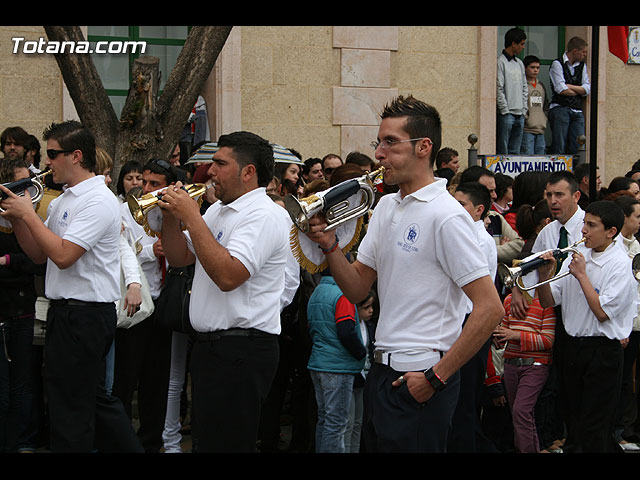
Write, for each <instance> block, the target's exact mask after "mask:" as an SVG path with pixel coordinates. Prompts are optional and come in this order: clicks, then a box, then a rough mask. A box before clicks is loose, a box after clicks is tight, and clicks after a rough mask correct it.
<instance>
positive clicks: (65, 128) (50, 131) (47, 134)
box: [42, 120, 96, 172]
mask: <svg viewBox="0 0 640 480" xmlns="http://www.w3.org/2000/svg"><path fill="white" fill-rule="evenodd" d="M42 138H43V140H45V141H47V140H55V141H56V142H58V144H59V145H60V148H61V149H62V150H72V151H73V150H80V151H81V152H82V161H81V162H80V166H81V167H82V168H84V169H86V170H89V171H91V172H93V171H94V170H95V168H96V140H95V138H94V136H93V133H91V131H90V130H89V129H88V128H87V127H85V126H84V125H82V124H81V123H80V122H78V121H76V120H66V121H64V122H60V123H55V122H54V123H52V124H51V125H49V126H48V127H47V128H46V129H45V130H44V132H43V134H42Z"/></svg>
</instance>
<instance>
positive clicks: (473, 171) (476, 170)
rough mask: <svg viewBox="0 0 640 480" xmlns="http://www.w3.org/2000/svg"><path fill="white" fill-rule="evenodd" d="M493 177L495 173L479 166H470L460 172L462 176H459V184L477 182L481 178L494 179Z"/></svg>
mask: <svg viewBox="0 0 640 480" xmlns="http://www.w3.org/2000/svg"><path fill="white" fill-rule="evenodd" d="M495 176H496V175H495V173H493V172H492V171H491V170H489V169H488V168H485V167H481V166H480V165H471V166H470V167H469V168H466V169H465V170H464V171H463V172H462V175H460V183H461V184H462V183H469V182H477V181H478V180H480V178H482V177H492V178H494V177H495Z"/></svg>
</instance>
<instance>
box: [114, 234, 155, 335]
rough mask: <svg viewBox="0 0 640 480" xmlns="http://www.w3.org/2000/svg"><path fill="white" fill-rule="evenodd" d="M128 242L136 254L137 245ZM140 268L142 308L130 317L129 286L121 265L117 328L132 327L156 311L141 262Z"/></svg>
mask: <svg viewBox="0 0 640 480" xmlns="http://www.w3.org/2000/svg"><path fill="white" fill-rule="evenodd" d="M129 237H130V236H129ZM127 243H128V244H129V246H130V247H131V248H132V250H133V251H134V255H135V253H136V252H135V247H133V246H131V243H130V242H127ZM138 270H139V272H140V285H141V288H140V294H141V296H142V303H141V304H140V309H139V310H138V311H137V312H135V313H134V314H133V315H132V316H131V317H129V316H127V310H126V309H125V307H124V297H125V295H126V294H127V286H126V285H125V280H124V273H123V271H122V265H121V266H120V300H118V301H117V302H116V312H117V313H118V323H117V328H131V327H133V326H134V325H137V324H138V323H140V322H141V321H143V320H144V319H145V318H148V317H149V316H151V314H152V313H153V311H154V308H155V305H154V303H153V298H151V292H150V290H149V283H148V282H147V277H146V276H145V274H144V272H143V271H142V267H141V266H140V264H138Z"/></svg>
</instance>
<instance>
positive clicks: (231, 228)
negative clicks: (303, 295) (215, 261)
mask: <svg viewBox="0 0 640 480" xmlns="http://www.w3.org/2000/svg"><path fill="white" fill-rule="evenodd" d="M278 209H280V210H282V207H280V206H279V205H277V204H276V203H274V202H273V201H272V200H271V199H270V198H269V197H267V195H266V192H265V189H264V188H257V189H255V190H252V191H250V192H249V193H246V194H244V195H242V196H241V197H240V198H238V199H236V200H235V201H233V202H232V203H229V204H227V205H224V204H223V203H222V202H220V201H218V202H216V203H214V204H213V205H211V206H210V207H209V208H208V209H207V211H206V212H205V214H204V216H203V219H204V221H205V223H206V224H207V226H208V227H209V230H211V233H212V234H213V236H214V238H215V239H216V240H217V241H218V242H219V243H220V245H222V246H223V247H225V248H226V249H227V250H228V251H229V253H230V254H231V256H232V257H234V258H236V259H238V260H239V261H241V262H242V264H243V265H244V266H245V267H246V269H247V270H248V271H249V274H250V277H249V279H248V280H247V281H246V282H244V283H243V284H242V285H240V286H239V287H237V288H236V289H234V290H232V291H230V292H223V291H222V290H220V289H219V288H218V286H217V285H216V284H215V283H214V282H213V280H211V278H210V277H209V276H208V275H207V273H206V272H205V270H204V268H203V267H202V265H201V264H200V261H199V260H198V259H197V256H196V267H195V274H194V280H193V287H192V289H191V302H190V304H189V312H190V316H191V324H192V325H193V328H194V329H195V330H196V331H198V332H210V331H216V330H226V329H229V328H256V329H258V330H262V331H264V332H267V333H273V334H279V333H280V306H281V304H280V302H281V298H282V295H283V292H284V285H285V268H286V263H287V255H288V254H289V253H288V252H287V250H288V249H289V248H290V247H289V225H288V223H287V222H286V218H285V216H283V215H282V212H281V211H280V210H278ZM185 236H186V238H187V244H188V246H189V249H190V250H191V251H193V252H194V253H195V251H194V249H193V245H192V244H191V238H190V236H189V233H188V232H185Z"/></svg>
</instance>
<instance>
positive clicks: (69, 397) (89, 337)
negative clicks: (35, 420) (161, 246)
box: [0, 121, 141, 452]
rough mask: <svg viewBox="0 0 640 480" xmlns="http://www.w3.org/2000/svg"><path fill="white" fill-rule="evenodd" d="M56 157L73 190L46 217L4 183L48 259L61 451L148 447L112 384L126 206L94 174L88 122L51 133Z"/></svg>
mask: <svg viewBox="0 0 640 480" xmlns="http://www.w3.org/2000/svg"><path fill="white" fill-rule="evenodd" d="M44 139H45V140H46V142H47V160H46V166H47V167H49V168H50V169H51V171H52V172H53V179H54V181H55V182H56V183H63V184H66V189H65V191H64V192H63V193H62V195H60V196H59V197H57V198H56V199H55V200H53V201H52V202H51V204H50V206H49V212H48V216H47V220H46V221H45V222H44V223H43V222H42V220H41V218H40V217H39V216H38V214H37V213H36V211H35V209H34V208H33V205H32V202H31V198H30V196H29V195H28V194H26V193H25V195H23V196H18V195H16V194H14V193H13V192H11V191H9V190H8V189H6V188H5V187H4V186H0V190H2V191H3V192H4V193H5V194H6V195H7V196H8V198H7V199H6V200H3V201H2V205H1V206H2V208H4V209H5V212H4V213H2V215H3V216H4V217H5V218H7V219H9V220H10V221H11V223H12V225H13V229H14V232H15V234H16V237H17V239H18V241H19V243H20V246H21V247H22V248H23V250H24V251H25V253H26V254H27V255H28V256H29V257H30V258H31V259H32V260H33V261H34V263H36V264H41V263H44V262H47V271H46V276H45V295H46V296H47V298H49V300H50V305H49V311H48V314H47V336H46V342H45V348H44V358H45V363H46V365H47V368H46V371H45V384H46V390H47V397H48V405H49V421H50V431H51V432H50V434H51V442H50V448H51V451H52V452H93V451H96V450H98V451H102V452H107V451H110V452H115V451H119V452H123V451H126V452H140V451H141V447H140V444H139V442H138V439H137V438H136V435H135V432H134V431H133V428H132V427H131V423H130V422H129V419H128V418H127V415H126V413H125V411H124V409H123V407H122V404H121V403H120V401H119V400H118V399H116V398H114V397H112V396H110V395H107V393H106V391H105V387H104V380H105V372H106V364H105V358H106V355H107V352H108V351H109V347H110V346H111V343H112V341H113V337H114V335H115V330H116V318H117V316H116V310H115V303H114V302H115V301H116V300H118V299H119V298H120V271H119V269H120V259H119V238H120V212H119V210H118V209H119V206H118V201H117V199H116V198H115V196H114V195H113V193H112V192H111V191H110V190H109V189H108V188H107V186H106V185H105V182H104V178H103V177H102V176H96V175H95V174H94V173H93V169H94V168H95V162H96V147H95V140H94V138H93V135H92V134H91V132H90V131H89V130H88V129H86V128H85V127H84V126H82V125H81V124H80V123H79V122H75V121H66V122H62V123H59V124H53V125H51V126H50V127H49V128H48V129H47V130H45V133H44Z"/></svg>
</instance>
